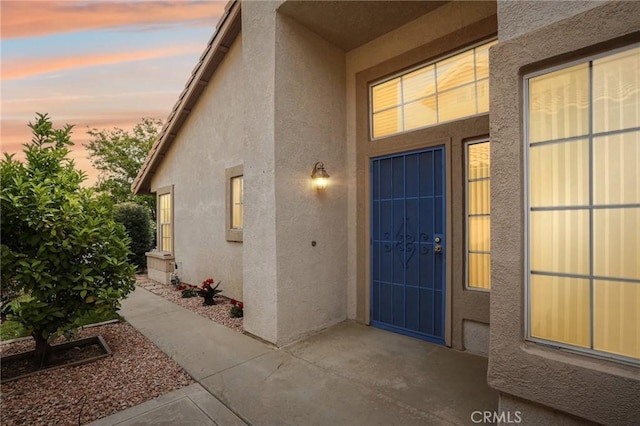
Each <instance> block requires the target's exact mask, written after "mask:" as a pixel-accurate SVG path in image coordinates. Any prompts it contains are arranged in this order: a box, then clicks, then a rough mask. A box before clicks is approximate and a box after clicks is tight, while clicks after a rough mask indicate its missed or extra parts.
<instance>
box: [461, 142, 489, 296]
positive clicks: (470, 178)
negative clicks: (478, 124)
mask: <svg viewBox="0 0 640 426" xmlns="http://www.w3.org/2000/svg"><path fill="white" fill-rule="evenodd" d="M465 147H466V155H465V163H466V182H467V185H466V188H467V191H466V195H467V200H466V216H467V233H466V236H467V241H466V255H467V261H466V265H467V287H468V288H470V289H475V290H489V289H490V288H491V266H490V265H491V214H490V213H491V160H490V152H489V142H488V141H478V142H469V143H467V144H466V145H465Z"/></svg>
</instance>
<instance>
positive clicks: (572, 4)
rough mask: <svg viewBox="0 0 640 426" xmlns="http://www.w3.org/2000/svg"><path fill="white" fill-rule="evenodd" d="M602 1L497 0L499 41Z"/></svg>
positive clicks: (589, 7)
mask: <svg viewBox="0 0 640 426" xmlns="http://www.w3.org/2000/svg"><path fill="white" fill-rule="evenodd" d="M602 3H605V1H585V0H572V1H567V0H555V1H539V0H531V1H522V0H509V1H499V2H498V20H499V21H500V34H499V38H500V41H504V40H509V39H511V38H514V37H517V36H519V35H521V34H525V33H528V32H529V31H533V30H536V29H538V28H542V27H544V26H546V25H549V24H553V23H554V22H558V21H560V20H562V19H565V18H568V17H570V16H573V15H575V14H577V13H580V12H584V11H586V10H589V9H591V8H594V7H596V6H598V5H600V4H602Z"/></svg>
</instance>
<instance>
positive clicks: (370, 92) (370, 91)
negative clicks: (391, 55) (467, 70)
mask: <svg viewBox="0 0 640 426" xmlns="http://www.w3.org/2000/svg"><path fill="white" fill-rule="evenodd" d="M494 41H498V39H497V37H491V38H488V39H484V40H481V41H478V42H476V43H474V44H470V45H467V46H465V47H463V48H461V49H458V50H455V51H453V52H451V53H448V54H446V55H443V56H438V57H437V58H434V59H432V60H430V61H427V62H422V63H420V64H418V65H416V66H414V67H412V68H408V69H406V70H404V71H401V72H397V73H395V74H392V75H389V76H386V77H384V78H381V79H379V80H375V81H372V82H371V83H369V87H368V96H369V110H368V112H367V114H368V120H369V140H370V141H377V140H381V139H386V138H390V137H393V136H398V135H403V134H405V133H409V132H414V131H416V130H421V129H425V128H429V127H434V126H439V125H441V124H445V123H451V122H454V121H459V120H466V119H468V118H472V117H478V116H481V115H486V114H489V111H486V112H481V113H477V114H473V115H468V116H465V117H461V118H455V119H453V120H447V121H437V122H436V123H434V124H428V125H426V126H422V127H416V128H414V129H409V130H402V131H400V132H396V133H391V134H388V135H384V136H378V137H374V136H373V87H374V86H377V85H379V84H383V83H386V82H387V81H391V80H393V79H394V78H397V77H400V76H403V75H406V74H410V73H412V72H413V71H416V70H419V69H421V68H426V67H428V66H430V65H434V64H436V63H438V62H441V61H444V60H446V59H449V58H452V57H454V56H456V55H459V54H460V53H465V52H467V51H469V50H472V49H475V48H477V47H480V46H483V45H485V44H489V43H492V42H494ZM475 72H476V70H475V69H474V74H475ZM476 82H477V80H474V82H473V84H475V83H476ZM468 84H472V83H468ZM437 87H438V86H437V82H436V92H435V94H434V96H436V99H437V96H438V89H437ZM460 87H462V86H460ZM489 90H491V88H489ZM476 91H477V89H476ZM477 102H478V99H477V92H476V108H477ZM436 105H437V100H436ZM436 108H437V107H436Z"/></svg>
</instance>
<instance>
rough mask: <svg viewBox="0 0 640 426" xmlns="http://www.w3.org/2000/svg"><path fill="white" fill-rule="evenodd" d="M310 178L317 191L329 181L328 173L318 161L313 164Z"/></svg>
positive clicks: (323, 187)
mask: <svg viewBox="0 0 640 426" xmlns="http://www.w3.org/2000/svg"><path fill="white" fill-rule="evenodd" d="M311 179H313V186H314V188H315V189H316V190H317V191H320V190H323V189H325V188H326V187H327V184H328V183H329V173H327V171H326V170H325V169H324V163H322V162H320V161H318V162H317V163H316V164H315V165H314V166H313V171H312V172H311Z"/></svg>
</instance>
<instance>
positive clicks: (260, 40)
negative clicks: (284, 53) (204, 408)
mask: <svg viewBox="0 0 640 426" xmlns="http://www.w3.org/2000/svg"><path fill="white" fill-rule="evenodd" d="M278 4H279V2H267V1H265V2H254V1H249V2H243V3H242V37H243V49H244V51H243V58H244V65H245V72H246V77H245V78H244V80H243V82H242V85H243V87H244V90H245V93H247V94H251V97H248V98H247V102H246V105H245V108H244V112H245V117H246V123H248V124H249V123H250V124H251V125H247V126H246V127H245V129H244V149H245V152H246V153H247V156H246V158H245V162H244V205H245V210H244V235H243V238H244V243H243V245H244V256H243V258H244V295H245V300H244V302H245V309H244V329H245V330H246V331H248V332H249V333H252V334H254V335H256V336H259V337H261V338H263V339H265V340H267V341H270V342H275V341H276V338H277V299H276V292H277V285H278V282H277V274H276V259H277V251H276V222H275V217H276V205H275V162H274V152H275V151H274V84H275V25H276V15H275V9H276V7H277V6H278ZM249 73H250V74H249ZM249 76H250V78H249Z"/></svg>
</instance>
